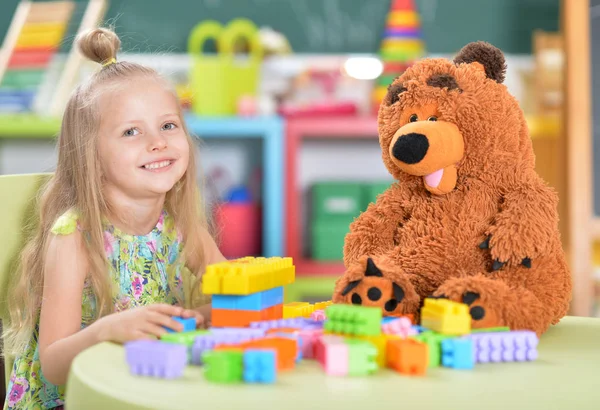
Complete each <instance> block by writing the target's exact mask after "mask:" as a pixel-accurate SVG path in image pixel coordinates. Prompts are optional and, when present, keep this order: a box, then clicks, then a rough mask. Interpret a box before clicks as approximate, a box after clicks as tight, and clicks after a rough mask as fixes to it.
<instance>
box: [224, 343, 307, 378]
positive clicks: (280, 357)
mask: <svg viewBox="0 0 600 410" xmlns="http://www.w3.org/2000/svg"><path fill="white" fill-rule="evenodd" d="M228 349H229V350H231V349H241V350H246V349H273V350H275V351H276V352H277V370H289V369H293V368H294V364H295V362H296V357H297V356H298V342H297V341H296V340H295V339H292V338H289V337H282V336H276V337H265V338H262V339H255V340H250V341H247V342H243V343H239V344H236V345H233V346H219V347H215V351H220V350H228Z"/></svg>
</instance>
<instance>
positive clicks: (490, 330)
mask: <svg viewBox="0 0 600 410" xmlns="http://www.w3.org/2000/svg"><path fill="white" fill-rule="evenodd" d="M496 332H510V328H509V327H506V326H504V327H486V328H483V329H471V333H496Z"/></svg>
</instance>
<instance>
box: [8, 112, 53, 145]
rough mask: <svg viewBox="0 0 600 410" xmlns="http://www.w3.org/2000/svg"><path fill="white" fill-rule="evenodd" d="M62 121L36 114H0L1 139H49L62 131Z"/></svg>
mask: <svg viewBox="0 0 600 410" xmlns="http://www.w3.org/2000/svg"><path fill="white" fill-rule="evenodd" d="M60 123H61V119H60V118H57V117H41V116H38V115H35V114H29V113H27V114H0V139H3V138H27V139H48V138H53V137H54V136H56V135H57V134H58V132H59V130H60Z"/></svg>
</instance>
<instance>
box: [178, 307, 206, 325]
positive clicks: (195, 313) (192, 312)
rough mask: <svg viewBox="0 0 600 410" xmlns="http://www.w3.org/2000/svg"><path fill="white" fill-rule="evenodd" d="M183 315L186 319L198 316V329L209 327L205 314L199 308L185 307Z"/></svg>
mask: <svg viewBox="0 0 600 410" xmlns="http://www.w3.org/2000/svg"><path fill="white" fill-rule="evenodd" d="M181 317H183V318H184V319H188V318H190V317H195V318H196V329H205V328H206V327H207V325H208V324H207V323H205V321H204V316H203V315H202V313H200V312H199V311H197V310H194V309H184V310H183V313H182V314H181Z"/></svg>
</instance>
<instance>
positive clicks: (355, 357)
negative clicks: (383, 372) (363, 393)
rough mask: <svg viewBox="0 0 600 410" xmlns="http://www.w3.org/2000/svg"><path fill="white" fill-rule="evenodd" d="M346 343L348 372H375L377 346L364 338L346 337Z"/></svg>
mask: <svg viewBox="0 0 600 410" xmlns="http://www.w3.org/2000/svg"><path fill="white" fill-rule="evenodd" d="M345 343H346V344H347V345H348V374H349V375H350V376H364V375H367V374H372V373H375V372H376V371H377V369H378V366H377V348H376V347H375V346H373V344H372V343H370V342H367V341H366V340H356V339H346V340H345Z"/></svg>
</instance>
